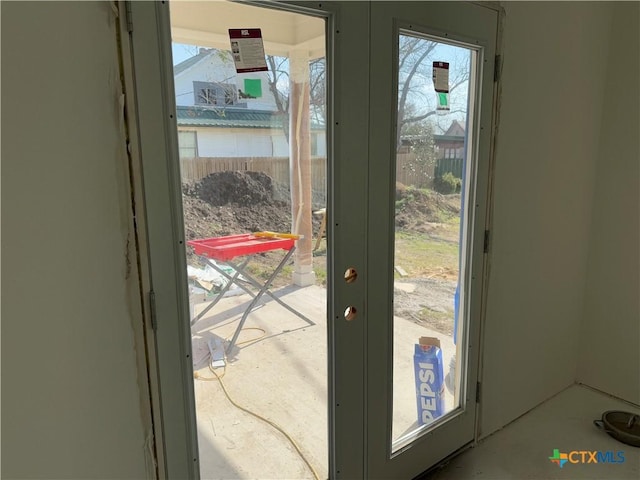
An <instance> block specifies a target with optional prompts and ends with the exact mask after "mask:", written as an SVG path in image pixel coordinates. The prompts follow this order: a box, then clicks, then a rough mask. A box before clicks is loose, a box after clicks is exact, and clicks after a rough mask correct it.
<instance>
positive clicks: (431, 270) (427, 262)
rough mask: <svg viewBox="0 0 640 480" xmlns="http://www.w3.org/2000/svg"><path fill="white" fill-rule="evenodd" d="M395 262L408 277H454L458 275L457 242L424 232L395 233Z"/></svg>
mask: <svg viewBox="0 0 640 480" xmlns="http://www.w3.org/2000/svg"><path fill="white" fill-rule="evenodd" d="M395 264H396V265H399V266H401V267H402V268H404V269H405V270H406V272H407V273H408V275H409V277H432V278H446V279H455V278H457V276H458V244H457V243H454V242H450V241H442V240H437V239H433V238H430V237H429V236H427V235H424V234H416V233H404V232H397V233H396V248H395Z"/></svg>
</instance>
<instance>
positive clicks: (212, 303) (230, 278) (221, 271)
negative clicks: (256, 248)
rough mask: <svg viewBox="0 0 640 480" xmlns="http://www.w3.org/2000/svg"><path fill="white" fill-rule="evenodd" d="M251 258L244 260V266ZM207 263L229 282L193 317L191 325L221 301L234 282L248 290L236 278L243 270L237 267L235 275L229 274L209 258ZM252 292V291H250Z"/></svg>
mask: <svg viewBox="0 0 640 480" xmlns="http://www.w3.org/2000/svg"><path fill="white" fill-rule="evenodd" d="M249 260H251V257H248V258H247V259H246V260H245V261H243V262H242V268H244V267H246V266H247V264H248V263H249ZM207 263H209V265H211V267H212V268H213V269H215V270H216V271H217V272H218V273H220V274H222V275H224V276H225V277H226V278H227V280H228V281H227V284H226V285H225V286H224V288H223V289H222V290H220V292H218V295H217V296H216V298H215V299H214V300H213V301H212V302H211V303H210V304H209V305H207V308H205V309H204V310H203V311H201V312H200V313H199V314H198V315H196V316H195V317H193V318H192V319H191V325H192V326H193V325H194V324H195V323H196V322H197V321H198V320H200V319H201V318H202V317H203V316H204V315H205V314H206V313H207V312H208V311H209V310H211V309H212V308H213V307H214V306H215V305H216V303H218V302H219V301H220V299H221V298H222V297H223V296H224V294H225V293H227V291H228V290H229V289H230V288H231V285H233V284H234V283H235V284H236V285H238V286H239V287H241V288H242V289H244V290H245V291H248V290H247V289H246V288H245V287H244V286H243V285H240V284H238V283H236V280H237V279H238V277H239V276H240V273H241V270H237V269H236V273H235V274H234V275H233V277H232V276H231V275H229V274H227V272H225V271H223V270H222V269H221V268H220V267H218V265H216V264H215V263H213V262H211V261H209V260H207ZM250 293H252V292H250Z"/></svg>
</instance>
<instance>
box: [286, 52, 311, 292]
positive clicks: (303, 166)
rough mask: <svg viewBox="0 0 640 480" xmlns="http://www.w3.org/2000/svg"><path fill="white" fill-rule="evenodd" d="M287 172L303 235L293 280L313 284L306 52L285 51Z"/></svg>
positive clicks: (297, 229)
mask: <svg viewBox="0 0 640 480" xmlns="http://www.w3.org/2000/svg"><path fill="white" fill-rule="evenodd" d="M289 79H290V80H289V82H290V83H289V172H290V175H291V178H290V186H291V214H292V228H291V231H292V232H293V233H297V234H299V235H303V236H304V238H303V239H302V240H298V242H297V249H296V252H295V255H294V265H295V266H294V272H293V283H294V285H298V286H302V287H304V286H307V285H313V284H314V283H315V281H316V276H315V273H314V271H313V253H312V241H311V240H312V236H313V230H312V223H311V147H310V128H309V123H310V118H309V117H310V115H309V52H307V51H305V50H292V51H291V52H290V54H289Z"/></svg>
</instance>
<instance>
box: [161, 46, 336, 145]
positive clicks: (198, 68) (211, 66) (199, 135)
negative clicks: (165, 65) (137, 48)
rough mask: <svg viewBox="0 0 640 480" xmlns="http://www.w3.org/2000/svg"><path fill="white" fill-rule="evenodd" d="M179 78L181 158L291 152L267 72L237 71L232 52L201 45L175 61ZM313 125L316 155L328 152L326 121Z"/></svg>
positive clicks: (175, 77)
mask: <svg viewBox="0 0 640 480" xmlns="http://www.w3.org/2000/svg"><path fill="white" fill-rule="evenodd" d="M174 83H175V90H176V105H177V123H178V144H179V148H180V158H192V157H286V156H288V155H289V146H288V142H287V138H286V136H285V125H286V124H287V122H288V118H287V116H286V115H285V114H282V113H280V112H278V108H277V106H276V99H275V97H274V95H273V93H272V92H271V90H270V89H269V76H268V74H267V72H253V73H246V74H238V73H236V70H235V66H234V64H233V61H232V60H231V58H230V56H228V55H227V52H223V51H220V50H216V49H206V48H201V49H200V52H199V53H198V54H197V55H195V56H193V57H191V58H189V59H187V60H185V61H183V62H181V63H179V64H178V65H176V66H175V67H174ZM311 130H312V133H311V155H312V156H326V135H325V128H324V126H323V125H318V124H312V125H311Z"/></svg>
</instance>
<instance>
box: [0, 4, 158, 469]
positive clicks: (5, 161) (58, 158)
mask: <svg viewBox="0 0 640 480" xmlns="http://www.w3.org/2000/svg"><path fill="white" fill-rule="evenodd" d="M1 8H2V234H3V235H2V260H3V262H2V280H3V285H2V294H3V295H2V297H3V298H2V300H3V302H2V477H3V478H65V479H71V478H73V479H80V478H85V479H90V478H112V479H115V478H117V479H125V478H135V479H141V478H147V477H148V475H151V474H152V470H150V469H148V468H147V466H146V464H145V452H147V451H148V449H147V447H146V446H145V440H146V438H147V432H148V429H147V428H148V421H147V420H145V419H146V418H148V416H149V412H148V408H147V407H148V405H147V407H145V402H144V395H141V393H140V392H141V391H140V388H139V386H138V383H139V382H140V383H141V384H142V385H143V384H144V383H143V382H144V375H141V378H140V379H138V375H139V374H138V372H139V368H138V366H137V364H136V359H137V357H136V347H135V345H136V343H135V342H134V328H135V325H136V322H140V318H139V315H140V313H139V307H136V302H135V299H136V297H139V294H138V292H137V290H136V284H137V279H136V270H135V256H133V257H132V248H130V247H129V245H132V244H133V242H132V236H131V232H130V225H131V223H132V222H131V218H130V215H131V210H130V207H129V204H130V200H129V199H130V192H129V186H128V182H127V167H126V165H127V163H126V155H125V154H124V153H123V152H124V151H125V150H124V143H123V141H122V137H121V133H120V127H121V126H120V123H119V117H120V107H119V104H118V100H119V99H118V83H119V82H118V75H119V73H118V61H117V44H116V30H115V25H116V23H115V16H114V10H113V8H112V5H111V3H110V2H2V7H1ZM138 352H139V350H138ZM138 358H139V357H138ZM143 389H144V388H143ZM147 401H148V396H147ZM148 470H149V471H148Z"/></svg>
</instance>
